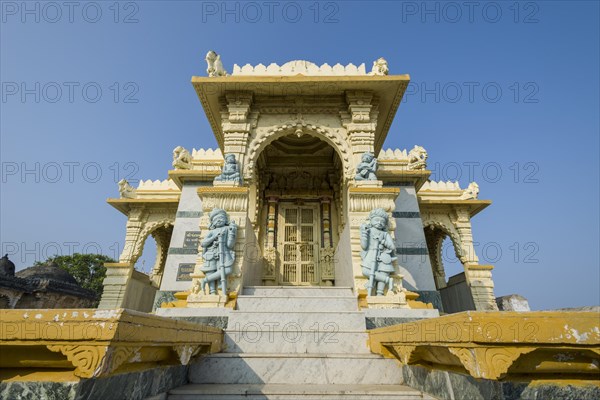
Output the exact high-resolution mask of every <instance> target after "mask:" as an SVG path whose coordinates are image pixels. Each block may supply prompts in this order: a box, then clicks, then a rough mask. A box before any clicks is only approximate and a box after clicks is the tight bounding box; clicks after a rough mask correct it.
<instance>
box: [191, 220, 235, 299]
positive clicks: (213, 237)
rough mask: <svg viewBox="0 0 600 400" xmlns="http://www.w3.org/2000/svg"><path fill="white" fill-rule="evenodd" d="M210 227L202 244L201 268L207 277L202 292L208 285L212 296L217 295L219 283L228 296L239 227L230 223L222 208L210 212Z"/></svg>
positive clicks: (202, 284)
mask: <svg viewBox="0 0 600 400" xmlns="http://www.w3.org/2000/svg"><path fill="white" fill-rule="evenodd" d="M209 217H210V226H209V231H208V234H207V235H206V238H205V239H204V240H203V241H202V242H201V243H200V245H201V246H202V258H203V259H204V265H203V266H202V267H201V268H200V270H201V271H202V272H204V274H205V275H206V276H205V277H204V278H203V279H202V280H201V281H200V285H201V286H202V290H203V291H205V290H206V286H207V285H208V287H209V290H210V294H217V281H219V282H220V283H221V291H222V294H223V295H226V294H227V276H228V275H229V274H231V268H232V265H233V263H234V261H235V251H234V249H233V248H234V246H235V240H236V236H237V229H238V227H237V225H236V223H235V222H233V221H232V222H229V216H228V215H227V213H226V212H225V210H222V209H220V208H214V209H213V210H212V211H211V212H210V216H209Z"/></svg>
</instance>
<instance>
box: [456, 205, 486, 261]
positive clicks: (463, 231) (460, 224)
mask: <svg viewBox="0 0 600 400" xmlns="http://www.w3.org/2000/svg"><path fill="white" fill-rule="evenodd" d="M455 216H456V217H455V218H454V219H453V221H452V223H453V225H454V227H455V228H456V230H457V231H458V235H459V237H460V241H461V247H462V249H461V250H462V255H461V259H460V261H462V263H463V264H478V263H479V258H477V255H476V254H475V247H474V246H473V232H472V230H471V217H470V216H469V212H468V211H467V210H455Z"/></svg>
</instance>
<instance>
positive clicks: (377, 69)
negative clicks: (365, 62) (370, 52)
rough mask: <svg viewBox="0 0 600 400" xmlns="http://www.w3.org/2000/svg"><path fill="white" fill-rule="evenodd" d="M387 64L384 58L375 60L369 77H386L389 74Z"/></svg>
mask: <svg viewBox="0 0 600 400" xmlns="http://www.w3.org/2000/svg"><path fill="white" fill-rule="evenodd" d="M389 71H390V70H389V68H388V62H387V61H386V60H385V58H383V57H380V58H378V59H377V60H375V61H373V68H372V69H371V72H369V75H387V74H388V73H389Z"/></svg>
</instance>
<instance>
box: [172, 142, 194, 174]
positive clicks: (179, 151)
mask: <svg viewBox="0 0 600 400" xmlns="http://www.w3.org/2000/svg"><path fill="white" fill-rule="evenodd" d="M173 168H175V169H191V168H192V156H191V155H190V152H189V151H187V150H186V149H185V148H183V147H182V146H177V147H175V148H174V149H173Z"/></svg>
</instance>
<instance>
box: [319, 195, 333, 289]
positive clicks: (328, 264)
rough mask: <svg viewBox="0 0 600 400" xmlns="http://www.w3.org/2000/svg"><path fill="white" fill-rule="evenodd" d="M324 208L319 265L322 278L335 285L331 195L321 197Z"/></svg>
mask: <svg viewBox="0 0 600 400" xmlns="http://www.w3.org/2000/svg"><path fill="white" fill-rule="evenodd" d="M321 210H322V222H321V225H322V232H323V240H322V246H323V247H322V248H321V252H320V259H319V267H320V269H321V280H322V281H323V283H324V284H325V285H326V286H333V283H334V281H335V250H334V249H333V241H332V239H331V197H328V196H324V197H322V198H321Z"/></svg>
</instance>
